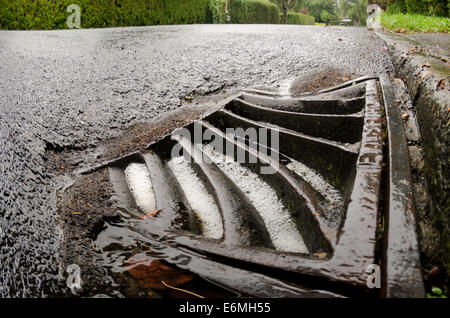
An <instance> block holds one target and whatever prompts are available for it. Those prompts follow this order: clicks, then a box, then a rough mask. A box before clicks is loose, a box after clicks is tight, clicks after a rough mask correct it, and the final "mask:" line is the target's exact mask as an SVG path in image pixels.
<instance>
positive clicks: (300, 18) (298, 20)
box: [280, 12, 316, 25]
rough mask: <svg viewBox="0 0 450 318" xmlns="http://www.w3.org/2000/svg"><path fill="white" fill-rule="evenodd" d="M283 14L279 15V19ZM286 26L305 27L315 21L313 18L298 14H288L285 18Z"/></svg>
mask: <svg viewBox="0 0 450 318" xmlns="http://www.w3.org/2000/svg"><path fill="white" fill-rule="evenodd" d="M282 16H283V14H282V13H281V14H280V19H281V17H282ZM286 18H287V19H286V23H287V24H305V25H314V24H315V22H316V20H315V19H314V17H313V16H310V15H307V14H303V13H299V12H288V13H287V17H286Z"/></svg>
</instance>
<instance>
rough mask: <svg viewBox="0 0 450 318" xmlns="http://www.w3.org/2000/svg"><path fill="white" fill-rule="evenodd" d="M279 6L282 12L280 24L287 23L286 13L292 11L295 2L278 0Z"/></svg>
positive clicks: (295, 0) (294, 0) (292, 0)
mask: <svg viewBox="0 0 450 318" xmlns="http://www.w3.org/2000/svg"><path fill="white" fill-rule="evenodd" d="M278 3H279V4H280V8H281V11H282V12H283V18H282V19H281V23H283V24H286V23H287V13H288V11H290V10H292V9H294V7H295V5H296V4H297V0H278Z"/></svg>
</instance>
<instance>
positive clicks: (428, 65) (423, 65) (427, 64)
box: [422, 62, 431, 67]
mask: <svg viewBox="0 0 450 318" xmlns="http://www.w3.org/2000/svg"><path fill="white" fill-rule="evenodd" d="M422 67H431V64H430V63H429V62H426V63H423V64H422Z"/></svg>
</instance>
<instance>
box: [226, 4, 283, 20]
mask: <svg viewBox="0 0 450 318" xmlns="http://www.w3.org/2000/svg"><path fill="white" fill-rule="evenodd" d="M228 12H229V15H230V19H231V23H269V24H274V23H275V24H276V23H279V18H280V10H279V9H278V7H277V6H276V5H275V4H273V3H272V2H270V1H269V0H228Z"/></svg>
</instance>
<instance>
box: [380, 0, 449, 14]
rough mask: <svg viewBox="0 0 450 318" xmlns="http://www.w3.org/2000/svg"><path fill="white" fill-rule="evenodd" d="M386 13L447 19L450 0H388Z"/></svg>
mask: <svg viewBox="0 0 450 318" xmlns="http://www.w3.org/2000/svg"><path fill="white" fill-rule="evenodd" d="M386 12H387V13H389V14H397V13H410V14H413V13H417V14H423V15H429V16H441V17H448V16H449V15H450V0H389V3H388V7H387V9H386Z"/></svg>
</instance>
